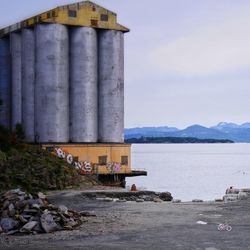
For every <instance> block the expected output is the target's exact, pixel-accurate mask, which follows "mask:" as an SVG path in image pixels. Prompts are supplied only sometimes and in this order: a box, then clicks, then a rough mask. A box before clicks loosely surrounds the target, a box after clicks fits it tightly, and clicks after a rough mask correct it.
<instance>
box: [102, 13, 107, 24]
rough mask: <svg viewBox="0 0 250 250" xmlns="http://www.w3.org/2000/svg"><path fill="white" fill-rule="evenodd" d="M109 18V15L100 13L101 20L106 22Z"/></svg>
mask: <svg viewBox="0 0 250 250" xmlns="http://www.w3.org/2000/svg"><path fill="white" fill-rule="evenodd" d="M108 20H109V16H108V15H105V14H101V21H104V22H107V21H108Z"/></svg>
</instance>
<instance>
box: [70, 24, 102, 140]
mask: <svg viewBox="0 0 250 250" xmlns="http://www.w3.org/2000/svg"><path fill="white" fill-rule="evenodd" d="M96 33H97V32H96V29H94V28H91V27H76V28H72V29H71V33H70V140H71V141H72V142H97V139H98V119H97V116H98V99H97V98H98V94H97V74H98V72H97V34H96Z"/></svg>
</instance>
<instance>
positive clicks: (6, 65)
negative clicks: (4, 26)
mask: <svg viewBox="0 0 250 250" xmlns="http://www.w3.org/2000/svg"><path fill="white" fill-rule="evenodd" d="M0 100H1V105H0V125H2V126H4V127H7V128H10V117H11V116H10V112H11V111H10V107H11V71H10V41H9V37H6V38H2V39H0Z"/></svg>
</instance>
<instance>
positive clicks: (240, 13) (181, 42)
mask: <svg viewBox="0 0 250 250" xmlns="http://www.w3.org/2000/svg"><path fill="white" fill-rule="evenodd" d="M249 13H250V6H247V8H246V7H245V8H244V9H242V8H241V9H238V10H237V11H233V12H232V13H227V15H224V16H222V17H220V18H218V19H219V20H220V21H218V19H217V21H216V20H213V21H212V22H209V23H208V24H204V25H198V24H197V26H199V29H197V30H195V31H192V32H190V33H189V34H187V35H185V36H183V37H180V38H178V39H176V40H174V41H171V42H166V43H164V44H161V45H160V46H159V47H158V48H156V49H154V50H153V51H152V53H151V55H150V57H151V59H150V61H151V63H152V66H153V67H155V68H158V69H159V71H160V72H159V73H163V72H164V73H166V72H167V73H171V74H180V75H184V76H197V75H198V76H205V75H211V74H217V73H221V72H227V71H231V70H238V69H241V68H245V67H250V15H249Z"/></svg>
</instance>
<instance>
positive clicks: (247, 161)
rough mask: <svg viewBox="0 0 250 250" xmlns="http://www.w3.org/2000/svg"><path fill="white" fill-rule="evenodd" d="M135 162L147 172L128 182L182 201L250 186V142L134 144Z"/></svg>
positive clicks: (133, 158)
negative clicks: (230, 187)
mask: <svg viewBox="0 0 250 250" xmlns="http://www.w3.org/2000/svg"><path fill="white" fill-rule="evenodd" d="M132 166H133V168H144V169H146V170H147V171H148V176H146V177H144V176H143V177H132V178H127V185H132V184H133V183H135V184H136V186H137V187H141V188H145V189H147V190H154V191H169V192H171V193H172V195H173V197H174V198H175V199H181V200H182V201H189V200H192V199H198V198H199V199H203V200H214V199H215V198H221V197H222V196H223V195H224V193H225V190H226V188H227V187H229V186H234V187H239V188H243V187H250V144H134V145H132Z"/></svg>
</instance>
